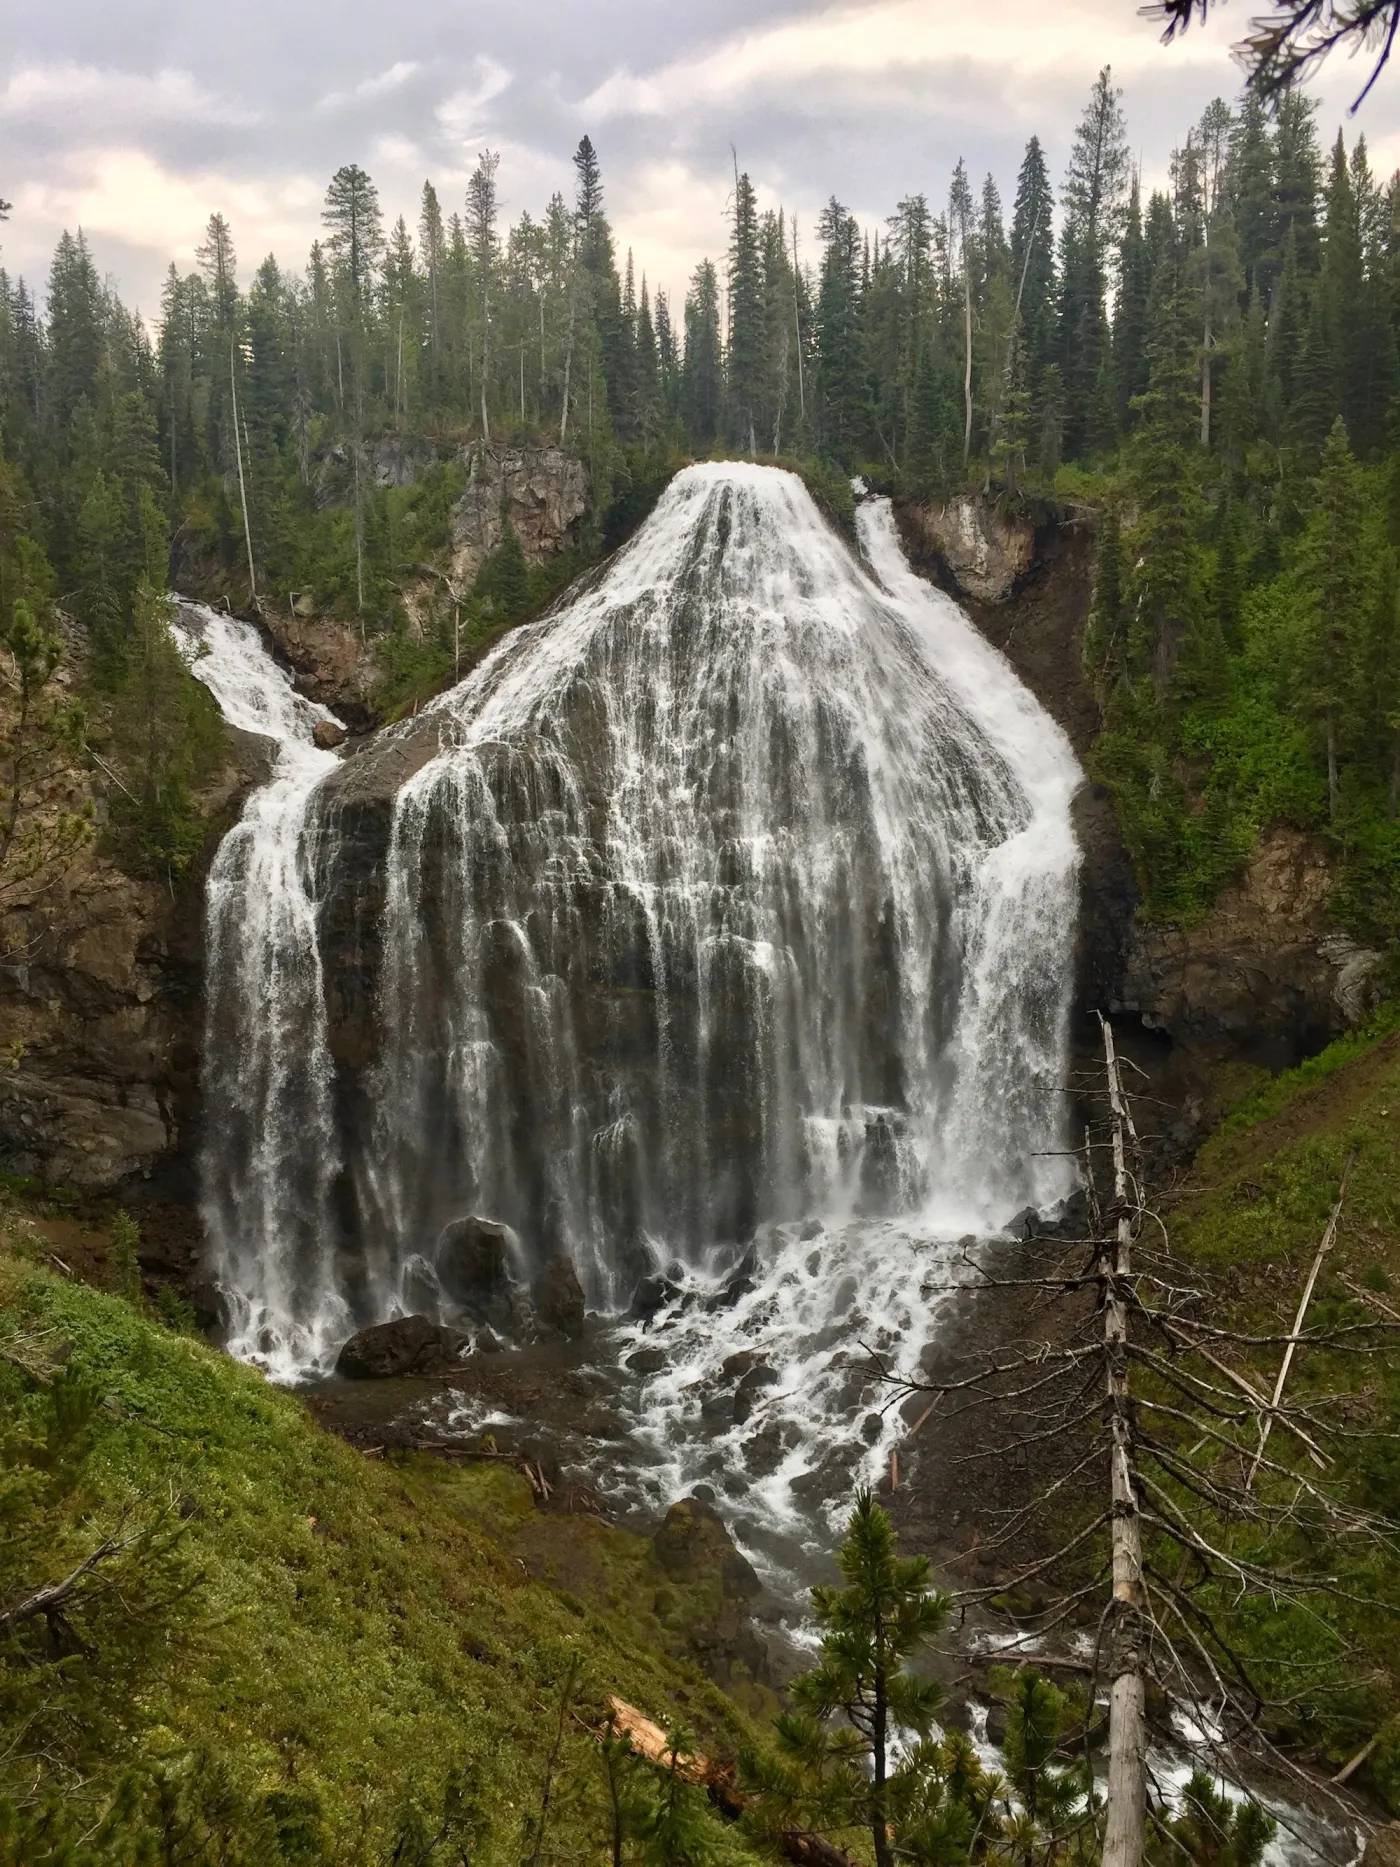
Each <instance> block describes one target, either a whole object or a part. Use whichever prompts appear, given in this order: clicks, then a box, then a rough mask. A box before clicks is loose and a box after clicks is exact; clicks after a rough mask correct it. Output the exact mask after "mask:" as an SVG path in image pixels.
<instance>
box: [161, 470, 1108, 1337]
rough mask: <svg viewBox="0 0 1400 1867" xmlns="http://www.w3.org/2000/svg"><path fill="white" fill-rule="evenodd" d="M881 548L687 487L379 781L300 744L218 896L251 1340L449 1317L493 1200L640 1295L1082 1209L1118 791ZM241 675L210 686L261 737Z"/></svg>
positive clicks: (745, 482) (808, 510)
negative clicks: (240, 695)
mask: <svg viewBox="0 0 1400 1867" xmlns="http://www.w3.org/2000/svg"><path fill="white" fill-rule="evenodd" d="M858 530H859V544H860V552H859V555H858V554H857V553H855V552H853V551H852V550H851V549H850V547H849V546H848V545H847V544H846V542H845V541H843V540H842V539H841V538H840V537H839V536H838V535H837V534H836V532H835V531H834V530H833V529H832V528H831V527H830V526H829V525H828V523H827V522H826V521H825V519H824V518H823V517H822V515H821V514H820V513H819V511H818V510H817V508H816V506H815V505H814V503H813V501H812V499H811V498H810V496H809V495H808V493H807V492H806V490H805V488H804V487H803V485H802V483H801V482H800V481H799V480H798V479H796V478H795V477H794V476H792V475H790V474H786V473H782V472H779V471H777V470H775V469H772V468H764V467H758V466H754V465H748V464H740V463H732V462H731V463H723V464H716V465H705V466H696V467H691V468H688V469H686V470H685V471H684V472H682V473H681V474H679V475H677V477H676V478H675V480H674V481H673V482H672V483H671V485H670V487H669V488H668V490H667V492H666V493H665V495H664V496H663V498H662V500H661V502H660V504H659V505H658V507H657V509H656V511H655V512H654V514H653V515H652V517H651V518H650V519H649V520H648V521H647V522H646V524H645V525H643V526H642V528H641V529H640V531H639V532H638V533H637V535H636V536H635V537H634V538H633V540H632V541H631V543H630V544H629V545H628V546H627V547H626V548H625V549H624V550H623V551H622V552H621V553H620V554H619V555H618V556H617V558H616V559H614V560H613V561H612V562H611V563H610V564H609V565H608V566H607V567H606V568H605V569H604V570H603V572H601V573H600V574H597V575H595V576H594V577H593V578H591V579H586V580H583V582H582V583H581V584H580V585H578V586H575V588H574V589H573V590H572V591H571V592H569V593H568V594H567V595H566V596H565V598H564V599H563V600H562V601H561V602H560V603H559V604H558V605H557V606H556V608H555V609H554V610H553V611H552V613H550V614H549V615H547V616H546V617H545V618H544V619H543V620H541V621H539V622H537V623H535V624H533V625H530V626H528V627H524V628H521V629H518V630H516V631H514V632H513V633H511V634H510V635H508V636H506V637H505V638H504V639H503V641H502V642H501V643H500V645H499V646H498V647H497V648H496V649H495V651H494V652H493V653H492V654H491V655H490V656H489V657H488V658H487V659H486V660H485V661H484V662H483V663H482V664H481V665H480V667H478V668H477V669H476V670H475V671H474V672H473V673H472V674H471V675H469V676H468V678H467V679H466V680H464V681H463V682H461V683H460V684H459V685H458V686H457V687H455V688H453V689H452V690H451V691H450V692H448V693H447V694H445V695H443V696H441V697H440V698H439V699H438V700H437V701H436V702H434V703H433V704H432V706H431V707H430V708H429V709H427V710H426V711H425V713H424V715H423V716H421V717H420V718H419V719H417V720H415V721H412V722H407V723H405V724H404V725H403V726H401V727H399V728H395V729H392V730H391V731H390V732H388V733H384V734H381V735H379V736H378V738H377V739H376V740H375V741H374V742H372V744H371V745H370V746H368V747H366V748H365V749H363V750H362V751H360V752H359V753H358V754H357V755H356V756H355V757H354V758H353V759H350V760H348V761H346V762H344V763H343V764H341V763H339V762H338V761H333V760H330V759H329V758H324V757H323V756H322V755H318V754H316V753H315V752H314V750H313V749H312V748H310V747H309V746H308V744H307V742H306V741H307V735H306V732H305V730H304V726H305V722H304V719H302V718H301V716H298V722H297V725H296V730H295V731H291V732H290V734H289V737H288V738H286V739H285V740H283V739H281V738H280V737H279V744H281V745H282V754H281V761H282V762H281V763H280V764H279V766H278V770H277V773H276V775H275V776H274V780H273V782H272V784H271V785H269V786H268V787H267V788H266V789H265V790H264V791H262V792H260V793H258V794H257V796H256V797H255V798H254V799H253V800H252V802H251V804H250V806H249V809H248V811H247V812H246V813H245V816H244V819H243V822H242V823H241V824H240V825H239V826H238V828H237V829H236V830H235V831H233V832H231V833H230V836H229V837H228V838H227V839H226V841H225V843H224V844H223V845H222V846H221V848H220V851H219V856H218V859H217V861H216V864H215V868H214V872H213V874H212V876H211V882H210V895H209V954H210V1024H209V1051H208V1058H207V1061H206V1079H205V1080H206V1104H207V1107H208V1111H209V1119H208V1129H209V1138H208V1143H207V1147H206V1157H205V1218H206V1223H207V1225H208V1228H209V1233H210V1237H211V1241H212V1245H213V1249H214V1251H215V1254H216V1258H217V1261H218V1270H219V1276H220V1280H221V1281H222V1282H223V1284H224V1285H225V1286H226V1287H227V1288H228V1289H229V1290H230V1291H231V1292H232V1293H233V1294H234V1297H235V1299H236V1301H237V1303H238V1305H239V1311H238V1313H239V1318H240V1321H239V1322H238V1324H237V1325H236V1328H235V1339H234V1347H235V1348H236V1350H237V1351H238V1352H242V1353H249V1354H257V1355H259V1356H260V1357H261V1358H263V1359H264V1360H265V1361H266V1362H267V1363H268V1364H269V1365H270V1366H272V1367H273V1368H274V1370H276V1371H283V1372H287V1371H292V1370H294V1369H296V1368H305V1367H308V1366H315V1365H324V1362H325V1359H326V1357H327V1355H328V1354H329V1352H330V1351H331V1350H333V1348H334V1346H335V1343H336V1342H337V1340H338V1339H340V1338H341V1337H343V1335H344V1334H345V1333H346V1332H347V1331H348V1329H349V1328H350V1327H351V1326H353V1325H354V1324H355V1323H357V1322H362V1321H368V1320H372V1319H375V1318H378V1317H383V1316H387V1315H391V1314H393V1313H395V1312H396V1311H398V1310H401V1309H405V1308H422V1307H425V1306H426V1307H433V1306H435V1305H438V1306H441V1305H442V1304H443V1299H442V1298H441V1296H440V1293H439V1291H438V1288H437V1285H436V1281H435V1268H436V1267H435V1264H434V1251H435V1246H436V1241H437V1238H438V1234H439V1232H440V1231H441V1230H442V1228H443V1227H444V1225H446V1224H447V1223H448V1222H449V1221H450V1220H452V1219H453V1218H455V1217H458V1216H460V1215H462V1214H464V1213H467V1212H472V1211H475V1212H479V1213H482V1214H486V1215H489V1216H491V1217H493V1218H497V1219H502V1220H504V1221H506V1222H507V1223H509V1224H510V1225H511V1226H512V1227H513V1228H514V1229H515V1231H516V1232H517V1233H518V1234H519V1237H520V1239H521V1241H522V1245H521V1252H522V1258H523V1261H522V1262H521V1263H520V1264H519V1265H518V1266H517V1269H518V1270H519V1272H520V1273H521V1274H522V1275H528V1273H529V1270H530V1269H531V1267H532V1266H533V1265H535V1264H538V1263H539V1262H541V1261H542V1260H543V1258H544V1257H545V1256H546V1255H547V1254H548V1253H549V1252H551V1251H553V1250H556V1249H559V1248H564V1249H567V1250H568V1251H569V1253H570V1254H571V1256H572V1257H573V1259H574V1261H575V1264H576V1265H577V1268H578V1271H579V1274H580V1277H581V1278H582V1280H583V1282H584V1285H585V1288H586V1290H587V1291H588V1294H589V1296H590V1298H591V1300H592V1301H593V1302H594V1303H595V1304H598V1305H600V1306H615V1305H618V1304H621V1303H625V1301H626V1300H627V1298H628V1296H629V1294H630V1291H631V1289H632V1287H633V1285H634V1284H635V1282H636V1280H637V1278H638V1276H639V1275H641V1274H642V1273H643V1272H645V1271H646V1270H647V1269H649V1268H651V1267H653V1266H656V1267H666V1266H668V1265H672V1264H674V1265H675V1266H677V1267H681V1268H684V1267H691V1268H693V1269H694V1270H695V1271H696V1272H704V1271H707V1270H708V1271H714V1270H716V1269H718V1268H720V1267H722V1266H723V1265H725V1264H726V1263H732V1262H733V1261H734V1259H735V1257H736V1256H737V1255H738V1253H739V1251H740V1250H741V1248H742V1247H743V1245H744V1244H745V1243H746V1242H747V1241H748V1240H749V1239H750V1238H751V1237H752V1236H753V1233H754V1231H755V1228H756V1227H758V1226H761V1225H764V1224H770V1225H771V1224H773V1223H775V1222H776V1223H784V1222H787V1221H798V1220H802V1219H803V1218H810V1217H812V1216H813V1215H815V1216H818V1217H821V1218H822V1219H823V1220H824V1221H825V1222H827V1223H828V1224H829V1225H833V1226H839V1225H843V1224H845V1223H847V1222H850V1223H852V1224H854V1225H856V1226H857V1227H859V1226H861V1225H864V1226H867V1227H878V1226H879V1225H881V1224H887V1223H890V1222H893V1220H894V1219H896V1218H897V1217H898V1215H909V1214H917V1215H918V1216H919V1223H920V1225H921V1226H922V1228H923V1230H924V1231H925V1233H927V1234H929V1235H934V1234H936V1235H938V1236H941V1237H955V1236H957V1235H958V1234H959V1233H962V1232H967V1231H976V1232H983V1233H985V1232H987V1231H989V1230H994V1229H995V1228H996V1227H997V1226H998V1225H1000V1224H1002V1223H1004V1221H1005V1220H1006V1219H1007V1218H1008V1217H1009V1216H1010V1215H1011V1214H1012V1213H1013V1212H1014V1211H1015V1210H1016V1209H1017V1208H1018V1207H1020V1206H1023V1205H1026V1204H1028V1203H1029V1204H1035V1205H1045V1204H1049V1203H1052V1202H1053V1201H1054V1200H1055V1199H1057V1198H1058V1197H1060V1196H1062V1195H1063V1194H1064V1193H1065V1192H1066V1191H1067V1190H1068V1186H1069V1184H1070V1175H1069V1172H1068V1170H1067V1166H1066V1163H1065V1162H1064V1161H1063V1160H1062V1159H1056V1158H1053V1157H1052V1155H1053V1150H1054V1149H1055V1148H1056V1147H1057V1146H1058V1145H1059V1137H1060V1133H1061V1117H1060V1104H1061V1101H1062V1097H1061V1095H1060V1088H1061V1084H1062V1078H1063V1069H1064V1056H1065V1043H1066V1024H1067V1009H1068V1001H1069V989H1070V976H1071V966H1072V957H1073V952H1072V949H1073V938H1074V926H1075V920H1076V868H1077V855H1076V851H1075V846H1074V841H1073V837H1072V834H1071V830H1070V821H1069V804H1070V798H1071V796H1072V793H1073V791H1074V788H1075V785H1076V784H1077V782H1078V777H1079V774H1078V769H1077V766H1076V765H1075V762H1074V759H1073V757H1072V754H1071V753H1070V750H1069V747H1068V745H1067V743H1066V742H1065V740H1064V738H1063V736H1062V735H1061V734H1060V732H1059V730H1058V728H1057V727H1055V726H1054V724H1053V723H1052V722H1051V721H1050V720H1049V719H1048V718H1047V717H1046V716H1045V715H1044V713H1043V712H1041V710H1040V709H1039V708H1038V707H1037V705H1036V704H1035V702H1034V700H1033V699H1032V698H1031V697H1030V695H1029V694H1027V693H1026V692H1025V690H1024V689H1023V688H1022V687H1021V686H1020V684H1019V682H1018V681H1017V680H1016V677H1015V676H1014V674H1013V673H1012V671H1011V669H1010V667H1009V665H1008V664H1007V663H1006V661H1005V660H1004V659H1003V658H1002V657H1001V656H1000V655H998V654H997V653H996V652H995V651H993V650H992V649H990V648H989V647H988V646H987V645H986V644H985V643H984V642H983V641H982V639H981V637H980V636H979V635H978V634H977V632H976V630H975V629H974V628H973V627H972V625H971V624H970V623H969V622H968V621H967V619H966V618H965V617H964V616H963V615H962V614H961V612H960V611H959V610H958V609H957V607H956V605H955V604H953V603H952V602H951V601H949V600H948V599H947V598H945V597H943V596H941V595H940V594H939V593H938V592H936V591H935V590H933V589H932V588H931V587H929V586H928V585H927V584H925V583H924V582H922V581H921V580H920V579H918V578H917V577H915V576H914V575H913V574H912V572H911V571H910V570H909V568H908V566H907V564H906V563H905V561H904V558H903V555H902V553H901V551H900V548H899V545H898V541H897V538H896V535H895V531H894V526H893V520H892V516H891V513H890V510H889V507H888V504H887V502H884V501H880V500H870V501H865V502H863V503H862V504H861V506H860V507H859V509H858ZM215 620H216V621H217V620H218V619H215ZM209 642H210V654H209V656H208V657H206V659H207V661H208V662H210V663H211V664H212V663H213V662H214V661H216V660H219V659H221V658H222V657H223V656H224V653H225V649H224V646H223V643H222V641H221V640H215V639H214V638H213V635H212V634H210V636H209ZM196 671H197V672H199V671H200V664H198V663H197V664H196ZM245 672H246V671H245V670H244V669H243V668H242V667H241V666H240V668H239V669H238V670H237V671H236V673H235V674H233V675H232V676H231V678H230V679H227V680H226V679H225V677H224V676H223V675H222V674H220V676H219V684H217V685H216V682H215V679H214V678H213V675H212V672H211V673H209V674H206V675H205V676H204V678H207V679H208V680H209V684H210V685H211V687H214V689H215V692H216V693H218V694H219V696H220V699H221V703H222V704H224V706H225V711H226V712H227V713H229V715H230V717H231V718H234V717H235V710H234V709H235V708H236V707H237V705H238V704H239V703H238V702H237V701H236V700H235V701H234V702H232V703H230V702H229V701H226V700H225V699H224V689H226V688H228V687H230V686H237V684H238V682H239V681H241V680H242V679H243V678H244V674H245ZM248 678H249V679H250V680H251V679H252V677H251V675H249V676H248ZM279 678H280V677H279ZM238 723H243V722H242V721H241V720H239V721H238ZM262 730H266V728H263V729H262Z"/></svg>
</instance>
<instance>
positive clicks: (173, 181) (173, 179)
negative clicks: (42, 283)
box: [15, 148, 321, 315]
mask: <svg viewBox="0 0 1400 1867" xmlns="http://www.w3.org/2000/svg"><path fill="white" fill-rule="evenodd" d="M320 199H321V188H320V186H319V185H318V184H317V183H314V182H311V181H309V180H307V179H305V178H302V177H298V176H286V177H283V178H281V179H279V180H277V181H275V182H271V183H258V182H254V181H250V180H247V179H238V178H234V177H230V176H227V175H220V174H211V173H193V174H180V173H176V172H173V171H171V170H170V169H167V168H164V167H163V166H162V165H161V164H160V163H158V162H157V161H155V160H154V159H153V158H152V157H151V156H150V155H149V154H147V152H146V151H145V150H142V149H105V148H104V149H91V150H85V151H79V152H75V153H74V154H73V155H71V156H69V157H68V158H66V159H65V161H64V162H63V163H62V164H61V165H60V166H59V169H58V172H57V173H55V174H54V175H52V176H50V177H49V178H47V179H45V180H43V181H31V182H29V183H27V184H26V185H25V186H23V187H21V188H20V189H18V190H16V196H15V216H16V219H18V218H20V217H21V216H23V217H24V218H25V219H26V220H31V221H37V222H40V223H43V224H47V225H48V226H50V227H55V228H63V227H67V228H69V229H72V228H76V227H81V228H82V229H83V231H84V232H85V233H87V234H89V235H97V236H99V238H98V240H97V242H96V243H95V244H96V247H97V250H98V253H99V260H100V258H101V245H102V239H101V237H102V236H107V237H108V238H110V239H111V240H113V241H115V242H116V243H117V244H118V246H119V247H120V248H121V249H122V250H123V252H124V253H125V254H127V255H129V256H133V255H134V256H136V260H137V263H138V264H139V263H140V261H141V260H143V259H144V261H145V263H144V264H141V268H140V269H141V274H142V275H143V276H142V278H141V281H140V286H138V293H139V295H140V296H141V297H142V298H144V299H145V303H144V304H143V306H142V308H143V309H144V310H145V311H146V312H147V314H148V315H149V314H151V313H152V312H153V311H154V309H155V305H154V302H153V298H152V295H151V282H152V281H153V280H154V279H158V278H159V277H160V276H161V274H163V273H164V271H165V269H166V267H167V266H168V265H169V264H170V262H171V260H174V261H175V262H176V264H177V265H179V266H181V267H182V268H188V267H193V265H194V263H195V248H196V247H197V246H198V245H199V243H200V241H201V240H202V239H203V237H204V229H205V226H206V224H207V222H208V219H209V216H210V214H211V213H212V212H213V211H214V210H215V209H217V210H218V211H219V212H221V213H223V214H225V215H226V216H227V217H228V219H229V220H230V221H231V222H232V224H233V232H234V240H235V243H236V245H237V248H238V251H239V254H240V268H239V269H240V272H241V274H242V276H243V278H244V279H245V280H246V279H247V278H249V277H250V276H251V274H252V272H253V269H254V267H255V266H256V265H257V264H258V262H259V260H260V259H261V258H262V256H263V254H265V253H267V252H269V251H271V250H273V249H275V248H278V247H280V248H281V250H282V253H283V256H284V258H286V259H292V260H294V261H297V262H299V261H300V258H301V256H302V254H303V253H304V252H305V251H306V250H307V247H308V246H309V230H310V229H312V228H314V226H315V223H316V216H317V209H318V207H319V205H320ZM118 283H119V284H124V286H125V289H126V291H127V292H130V290H131V285H132V281H131V280H129V279H128V280H126V281H122V280H119V281H118ZM141 287H144V288H145V289H144V290H142V289H141Z"/></svg>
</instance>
